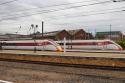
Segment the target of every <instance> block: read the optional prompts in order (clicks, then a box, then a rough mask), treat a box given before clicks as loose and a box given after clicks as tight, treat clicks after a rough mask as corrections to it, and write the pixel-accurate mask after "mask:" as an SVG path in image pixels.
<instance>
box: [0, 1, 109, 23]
mask: <svg viewBox="0 0 125 83" xmlns="http://www.w3.org/2000/svg"><path fill="white" fill-rule="evenodd" d="M108 2H110V1H104V2H98V3H91V4H87V5H80V6H72V7H66V8H60V9H55V10H46V11H45V12H43V11H40V12H37V13H34V14H30V15H22V16H17V17H8V18H3V19H0V21H2V20H7V19H13V18H18V17H27V16H32V15H37V14H43V13H50V12H56V11H61V10H67V9H72V8H79V7H83V6H89V5H97V4H105V3H108ZM14 16H15V15H14Z"/></svg>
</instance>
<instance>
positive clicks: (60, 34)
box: [32, 29, 93, 40]
mask: <svg viewBox="0 0 125 83" xmlns="http://www.w3.org/2000/svg"><path fill="white" fill-rule="evenodd" d="M32 37H33V38H35V37H36V39H53V40H63V39H64V37H66V39H67V40H71V39H72V40H83V39H92V38H93V36H92V34H91V33H86V32H85V31H84V30H83V29H76V30H68V31H66V30H60V31H52V32H46V33H44V34H43V38H42V34H41V33H39V32H37V33H36V34H35V35H34V34H32Z"/></svg>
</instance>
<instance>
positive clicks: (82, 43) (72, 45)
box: [56, 40, 122, 50]
mask: <svg viewBox="0 0 125 83" xmlns="http://www.w3.org/2000/svg"><path fill="white" fill-rule="evenodd" d="M56 42H57V43H58V44H60V45H61V46H62V48H63V46H64V41H56ZM66 48H67V49H77V50H78V49H79V50H82V49H85V50H90V49H91V50H98V49H100V50H122V47H121V46H120V45H118V44H117V43H115V42H114V41H111V40H66Z"/></svg>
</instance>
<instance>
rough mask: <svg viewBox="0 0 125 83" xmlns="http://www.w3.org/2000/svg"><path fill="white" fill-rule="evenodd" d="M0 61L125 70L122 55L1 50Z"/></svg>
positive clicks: (124, 57)
mask: <svg viewBox="0 0 125 83" xmlns="http://www.w3.org/2000/svg"><path fill="white" fill-rule="evenodd" d="M0 59H4V60H19V61H33V62H46V63H58V64H67V65H69V66H70V65H80V66H83V65H89V66H102V67H113V68H125V54H124V53H91V52H90V53H83V52H66V53H63V52H51V51H36V52H34V51H24V50H1V51H0Z"/></svg>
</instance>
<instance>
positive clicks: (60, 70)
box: [0, 60, 125, 83]
mask: <svg viewBox="0 0 125 83" xmlns="http://www.w3.org/2000/svg"><path fill="white" fill-rule="evenodd" d="M0 67H2V68H4V70H3V71H2V68H1V69H0V73H2V74H1V75H5V76H6V74H7V73H11V74H12V75H14V74H16V75H17V74H18V77H16V76H15V75H14V76H15V77H14V78H13V79H12V80H10V81H13V82H16V83H18V82H19V81H20V80H24V79H21V77H22V76H24V78H30V77H31V78H32V79H35V80H40V76H41V74H40V75H37V76H35V75H36V74H33V73H32V72H34V71H35V72H37V74H38V72H39V73H40V72H44V73H56V74H59V75H63V77H62V79H61V78H60V79H61V80H62V81H63V80H64V79H65V82H67V83H69V82H70V83H71V82H72V83H73V82H74V83H83V82H84V81H85V80H88V79H89V80H92V79H94V80H95V82H94V81H93V82H86V83H105V82H106V81H107V82H108V83H124V81H125V72H124V71H112V70H103V69H96V68H78V67H67V66H59V65H52V64H51V65H50V64H49V65H48V64H44V63H41V64H40V63H39V64H36V63H33V62H32V63H31V62H22V61H12V60H11V61H9V60H2V61H1V60H0ZM18 70H20V71H23V72H20V71H19V72H18ZM12 71H14V72H12ZM26 71H28V72H31V71H32V72H31V75H30V73H26ZM5 72H6V73H5ZM15 72H16V73H15ZM4 73H5V74H4ZM24 73H25V74H24ZM7 75H8V74H7ZM32 75H34V76H32ZM69 75H70V76H69ZM9 76H11V75H9ZM52 76H53V75H52ZM65 76H69V78H65ZM1 77H3V78H4V76H1ZM1 77H0V78H1ZM35 77H38V78H35ZM75 77H76V78H75ZM9 78H11V77H8V79H9ZM19 78H20V80H19ZM55 78H56V77H55ZM55 78H54V79H50V77H47V78H45V77H44V81H45V80H49V81H52V80H54V81H55ZM85 78H86V79H85ZM8 79H6V80H8ZM41 79H42V78H41ZM69 79H70V80H69ZM15 80H16V81H15ZM57 80H59V79H56V81H57ZM71 80H72V81H71ZM78 80H79V81H78ZM27 81H29V80H27ZM42 81H43V80H42ZM59 81H60V80H59ZM77 81H78V82H77ZM107 82H106V83H107ZM24 83H25V82H24ZM54 83H56V82H54ZM57 83H58V82H57Z"/></svg>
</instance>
